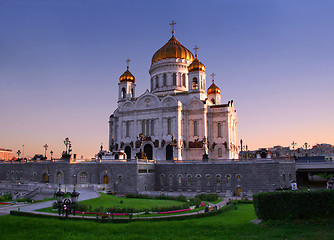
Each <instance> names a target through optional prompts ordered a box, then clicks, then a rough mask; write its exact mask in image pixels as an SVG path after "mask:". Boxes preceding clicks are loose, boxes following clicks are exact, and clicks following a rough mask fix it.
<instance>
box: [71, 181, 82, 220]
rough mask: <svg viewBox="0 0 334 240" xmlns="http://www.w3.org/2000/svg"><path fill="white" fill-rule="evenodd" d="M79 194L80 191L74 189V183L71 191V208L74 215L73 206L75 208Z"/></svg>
mask: <svg viewBox="0 0 334 240" xmlns="http://www.w3.org/2000/svg"><path fill="white" fill-rule="evenodd" d="M79 195H80V193H78V192H77V191H75V184H74V188H73V192H72V193H71V200H72V209H73V215H74V216H75V208H76V205H77V203H78V199H79Z"/></svg>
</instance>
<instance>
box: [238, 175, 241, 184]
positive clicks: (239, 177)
mask: <svg viewBox="0 0 334 240" xmlns="http://www.w3.org/2000/svg"><path fill="white" fill-rule="evenodd" d="M240 180H241V176H240V175H239V174H238V175H237V181H238V182H240Z"/></svg>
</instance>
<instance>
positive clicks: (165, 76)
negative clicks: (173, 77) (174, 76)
mask: <svg viewBox="0 0 334 240" xmlns="http://www.w3.org/2000/svg"><path fill="white" fill-rule="evenodd" d="M163 85H164V86H167V75H166V73H165V74H164V75H163Z"/></svg>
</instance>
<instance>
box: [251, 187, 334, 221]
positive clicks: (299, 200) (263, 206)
mask: <svg viewBox="0 0 334 240" xmlns="http://www.w3.org/2000/svg"><path fill="white" fill-rule="evenodd" d="M253 201H254V208H255V213H256V215H257V216H258V218H260V219H262V220H265V221H266V220H270V219H272V220H275V219H310V218H317V217H328V216H330V217H334V191H333V190H319V191H310V192H309V191H308V192H297V191H280V192H267V193H258V194H255V195H254V196H253Z"/></svg>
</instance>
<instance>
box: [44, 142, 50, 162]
mask: <svg viewBox="0 0 334 240" xmlns="http://www.w3.org/2000/svg"><path fill="white" fill-rule="evenodd" d="M43 147H44V148H45V152H44V155H45V156H44V157H45V159H46V150H48V147H49V145H47V144H44V146H43Z"/></svg>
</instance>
